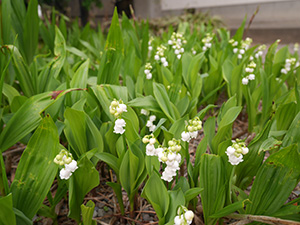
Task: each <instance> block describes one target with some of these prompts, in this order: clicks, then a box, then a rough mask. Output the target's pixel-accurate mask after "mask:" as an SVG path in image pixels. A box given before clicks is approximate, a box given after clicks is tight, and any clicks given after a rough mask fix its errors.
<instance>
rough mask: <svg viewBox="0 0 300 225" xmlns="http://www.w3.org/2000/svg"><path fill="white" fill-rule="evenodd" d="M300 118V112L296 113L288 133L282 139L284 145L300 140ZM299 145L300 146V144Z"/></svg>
mask: <svg viewBox="0 0 300 225" xmlns="http://www.w3.org/2000/svg"><path fill="white" fill-rule="evenodd" d="M299 119H300V113H298V114H297V115H296V117H295V118H294V120H293V122H292V123H291V125H290V127H289V129H288V131H287V133H286V135H285V136H284V138H283V140H282V146H283V147H287V146H289V145H291V144H293V143H298V142H299V140H300V139H299V135H300V132H299V130H300V124H299ZM298 147H299V146H298Z"/></svg>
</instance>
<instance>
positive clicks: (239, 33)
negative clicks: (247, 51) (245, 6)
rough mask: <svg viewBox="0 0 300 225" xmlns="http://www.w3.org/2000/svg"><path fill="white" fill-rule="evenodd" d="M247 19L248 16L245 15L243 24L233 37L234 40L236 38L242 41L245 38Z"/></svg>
mask: <svg viewBox="0 0 300 225" xmlns="http://www.w3.org/2000/svg"><path fill="white" fill-rule="evenodd" d="M246 19H247V16H245V17H244V19H243V22H242V24H241V26H240V27H239V28H238V29H237V31H236V32H235V35H234V36H233V37H232V38H233V39H234V40H236V41H238V42H240V41H241V40H242V39H243V34H244V29H245V23H246Z"/></svg>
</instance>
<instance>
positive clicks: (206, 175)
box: [200, 154, 225, 225]
mask: <svg viewBox="0 0 300 225" xmlns="http://www.w3.org/2000/svg"><path fill="white" fill-rule="evenodd" d="M224 179H225V172H224V167H223V164H222V159H221V157H220V156H217V155H209V154H203V155H202V156H201V162H200V188H203V191H202V192H201V194H200V195H201V202H202V206H203V214H204V221H205V224H208V225H210V224H216V222H217V219H213V218H210V216H211V215H213V214H215V213H216V212H218V211H219V210H220V209H222V208H223V206H224V203H225V192H224V190H225V180H224Z"/></svg>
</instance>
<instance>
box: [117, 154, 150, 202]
mask: <svg viewBox="0 0 300 225" xmlns="http://www.w3.org/2000/svg"><path fill="white" fill-rule="evenodd" d="M139 152H140V154H138V155H136V154H134V153H133V152H132V150H131V149H128V150H127V152H126V153H125V155H124V157H123V159H122V162H121V165H120V173H119V179H120V182H121V185H122V187H123V188H124V189H125V191H126V192H127V193H128V196H129V197H131V194H134V190H135V189H136V185H137V181H138V179H139V177H140V176H141V174H142V172H143V170H144V167H145V164H144V156H143V155H142V153H141V151H139ZM136 153H138V152H136Z"/></svg>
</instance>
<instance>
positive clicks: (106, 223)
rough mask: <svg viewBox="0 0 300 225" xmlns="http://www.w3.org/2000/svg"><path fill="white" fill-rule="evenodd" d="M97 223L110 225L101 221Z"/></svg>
mask: <svg viewBox="0 0 300 225" xmlns="http://www.w3.org/2000/svg"><path fill="white" fill-rule="evenodd" d="M96 221H97V223H100V224H102V225H109V224H108V223H105V222H102V221H101V220H96Z"/></svg>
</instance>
